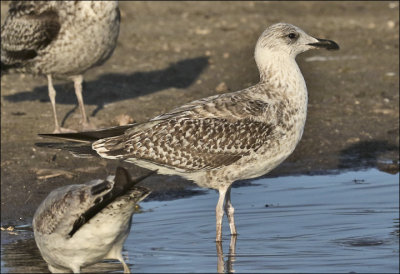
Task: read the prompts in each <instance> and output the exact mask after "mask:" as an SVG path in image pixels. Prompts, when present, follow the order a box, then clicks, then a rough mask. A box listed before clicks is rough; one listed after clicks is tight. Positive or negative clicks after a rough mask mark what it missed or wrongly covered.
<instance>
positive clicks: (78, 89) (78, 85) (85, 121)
mask: <svg viewBox="0 0 400 274" xmlns="http://www.w3.org/2000/svg"><path fill="white" fill-rule="evenodd" d="M72 80H73V81H74V87H75V95H76V98H77V99H78V104H79V109H80V111H81V116H82V120H81V123H82V125H83V129H84V130H91V129H95V127H94V126H93V125H92V124H91V123H90V121H89V118H87V116H86V111H85V104H84V103H83V97H82V81H83V77H82V75H78V76H74V77H72Z"/></svg>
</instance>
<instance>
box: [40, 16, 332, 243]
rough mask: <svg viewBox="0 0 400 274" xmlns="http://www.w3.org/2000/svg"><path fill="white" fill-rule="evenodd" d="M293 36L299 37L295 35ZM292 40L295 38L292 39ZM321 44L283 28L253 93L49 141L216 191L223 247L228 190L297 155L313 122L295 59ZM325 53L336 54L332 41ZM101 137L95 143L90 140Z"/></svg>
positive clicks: (263, 45) (266, 37) (260, 60)
mask: <svg viewBox="0 0 400 274" xmlns="http://www.w3.org/2000/svg"><path fill="white" fill-rule="evenodd" d="M292 34H293V35H292ZM289 36H290V37H293V38H290V37H289ZM319 41H320V40H319V39H316V38H314V37H311V36H309V35H308V34H306V33H305V32H304V31H302V30H301V29H299V28H297V27H295V26H292V25H290V24H284V23H279V24H275V25H273V26H271V27H269V28H267V29H266V30H265V31H264V33H263V34H262V35H261V36H260V38H259V41H258V42H257V45H256V49H255V59H256V63H257V66H258V68H259V71H260V82H259V83H258V84H256V85H255V86H252V87H249V88H247V89H244V90H241V91H237V92H232V93H226V94H222V95H216V96H211V97H208V98H204V99H201V100H197V101H194V102H191V103H188V104H186V105H183V106H181V107H178V108H176V109H174V110H172V111H171V112H169V113H166V114H163V115H160V116H158V117H155V118H154V119H152V120H150V121H149V122H146V123H142V124H137V125H131V127H130V128H128V129H126V131H125V132H124V133H121V131H120V130H118V131H116V129H114V132H113V131H112V130H110V129H106V131H107V133H108V134H109V135H108V137H105V135H104V131H97V132H88V133H85V132H82V133H76V134H58V135H57V134H56V135H51V134H46V135H43V136H47V137H56V138H64V139H68V140H78V141H79V140H82V139H83V140H84V142H86V144H85V143H82V144H80V145H79V146H78V147H76V146H75V147H73V148H72V147H71V146H69V147H68V146H64V147H62V148H65V149H70V148H72V149H71V150H72V151H73V152H74V153H75V154H79V151H80V150H81V149H82V151H85V152H86V154H87V146H88V145H89V146H91V148H92V149H93V150H94V151H96V152H97V153H98V155H100V156H101V157H104V158H107V159H123V160H125V161H128V162H132V163H135V164H137V165H139V166H142V167H144V168H148V169H152V170H155V169H157V170H158V172H159V173H162V174H173V175H180V176H182V177H184V178H187V179H189V180H193V181H194V182H195V183H196V184H198V185H199V186H202V187H209V188H214V189H218V190H219V193H220V198H219V201H218V204H217V208H216V213H217V237H216V240H217V241H221V235H222V232H221V226H222V216H223V212H224V209H225V212H226V214H227V216H228V219H229V224H230V228H231V233H232V234H236V227H235V222H234V218H233V211H234V210H233V207H232V204H231V202H230V190H231V185H232V183H233V182H234V181H237V180H242V179H249V178H254V177H258V176H261V175H264V174H266V173H267V172H269V171H270V170H272V169H273V168H275V167H276V166H277V165H279V164H280V163H281V162H282V161H283V160H285V159H286V158H287V157H288V156H289V155H290V154H291V153H292V152H293V150H294V149H295V147H296V145H297V144H298V142H299V141H300V138H301V136H302V134H303V129H304V124H305V120H306V116H307V88H306V85H305V81H304V79H303V76H302V74H301V72H300V69H299V67H298V66H297V63H296V61H295V57H296V55H297V54H298V53H301V52H303V51H306V50H309V49H313V48H317V47H319V43H320V42H319ZM323 41H324V42H323V43H322V44H321V45H322V46H321V47H325V48H335V47H336V48H338V47H337V44H336V43H334V42H333V41H330V43H331V45H330V46H329V47H328V45H327V44H326V43H327V42H326V40H323ZM96 134H97V135H99V138H98V140H97V141H93V139H90V140H89V139H88V138H87V137H88V135H89V136H90V137H91V138H92V137H94V136H95V135H96Z"/></svg>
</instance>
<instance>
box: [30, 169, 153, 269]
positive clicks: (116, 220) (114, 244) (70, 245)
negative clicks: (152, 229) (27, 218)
mask: <svg viewBox="0 0 400 274" xmlns="http://www.w3.org/2000/svg"><path fill="white" fill-rule="evenodd" d="M148 175H150V174H148ZM148 175H146V176H143V177H140V178H137V179H135V180H132V179H131V178H130V176H129V173H128V172H127V171H126V170H125V169H124V168H122V167H118V168H117V170H116V174H115V177H113V176H109V177H108V178H107V179H106V180H93V181H90V182H88V183H86V184H80V185H68V186H64V187H61V188H58V189H56V190H53V191H52V192H51V193H50V194H49V195H48V196H47V197H46V199H45V200H43V202H42V203H41V204H40V206H39V207H38V209H37V210H36V213H35V215H34V217H33V231H34V235H35V241H36V244H37V246H38V247H39V250H40V253H41V254H42V256H43V258H44V260H45V261H46V262H47V264H48V267H49V270H50V271H51V272H53V273H54V272H67V271H68V270H72V271H73V272H74V273H79V272H80V270H81V268H82V267H85V266H88V265H91V264H94V263H97V262H99V261H101V260H103V259H116V260H119V261H120V262H121V263H122V264H123V266H124V272H125V273H129V268H128V266H127V265H126V263H125V262H124V259H123V257H122V254H121V252H122V247H123V245H124V242H125V240H126V238H127V237H128V234H129V231H130V228H131V223H132V215H133V213H134V211H135V206H136V204H137V203H138V202H140V201H141V200H143V199H144V198H146V197H147V195H148V194H149V193H150V191H149V190H148V189H147V188H145V187H141V186H138V185H136V184H137V183H139V182H140V181H142V180H143V179H144V178H146V177H147V176H148Z"/></svg>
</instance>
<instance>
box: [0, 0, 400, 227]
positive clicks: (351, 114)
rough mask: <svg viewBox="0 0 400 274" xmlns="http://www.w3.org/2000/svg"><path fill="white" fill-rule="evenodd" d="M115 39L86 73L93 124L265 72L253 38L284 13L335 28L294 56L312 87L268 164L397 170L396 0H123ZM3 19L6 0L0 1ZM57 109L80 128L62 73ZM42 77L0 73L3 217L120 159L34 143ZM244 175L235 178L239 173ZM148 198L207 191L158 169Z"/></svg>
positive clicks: (13, 217) (47, 119) (40, 121)
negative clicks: (288, 147) (296, 139)
mask: <svg viewBox="0 0 400 274" xmlns="http://www.w3.org/2000/svg"><path fill="white" fill-rule="evenodd" d="M120 7H121V14H122V24H121V32H120V37H119V41H118V46H117V48H116V50H115V52H114V54H113V56H112V57H111V58H110V60H108V62H106V63H105V64H104V65H103V66H101V67H98V68H94V69H92V70H90V71H89V72H88V73H87V74H86V75H85V77H84V80H85V84H84V93H83V96H84V100H85V103H86V105H87V106H88V112H89V114H90V119H91V120H92V122H93V123H94V124H95V125H96V126H98V127H100V128H101V127H108V126H112V125H116V124H117V122H118V119H119V117H120V116H119V115H122V114H126V115H129V117H131V118H132V119H133V120H134V121H136V122H141V121H145V120H147V119H150V118H152V117H154V116H155V115H158V114H161V113H163V112H165V111H168V110H170V109H172V108H174V107H176V106H179V105H181V104H184V103H186V102H189V101H191V100H194V99H199V98H202V97H205V96H211V95H214V94H217V93H223V92H227V91H235V90H239V89H243V88H246V87H248V86H251V85H253V84H255V83H257V81H258V72H257V68H256V65H255V63H254V60H253V51H254V45H255V42H256V40H257V38H258V36H259V35H260V33H261V32H262V31H263V30H264V29H265V27H266V26H268V25H271V24H273V23H276V22H279V21H283V22H289V23H292V24H295V25H298V26H300V27H301V28H303V29H304V30H305V31H306V32H308V33H310V34H312V35H315V36H316V37H323V38H327V39H332V40H335V41H336V42H338V44H339V45H340V46H341V50H340V51H339V52H327V51H311V52H307V53H305V54H302V55H300V56H299V57H298V58H297V61H298V63H299V66H300V68H301V70H302V72H303V75H304V78H305V80H306V83H307V87H308V91H309V109H308V117H307V122H306V128H305V132H304V135H303V138H302V140H301V142H300V144H299V145H298V147H297V148H296V150H295V152H294V153H293V155H291V156H290V157H289V158H288V159H287V160H286V161H285V162H284V163H283V164H282V165H281V166H279V167H278V168H277V169H275V170H274V171H273V172H271V173H270V174H268V175H267V176H282V175H289V174H321V173H330V172H339V171H342V170H346V169H363V168H368V167H377V168H379V169H381V170H385V171H387V172H391V173H393V172H398V159H399V20H398V14H399V6H398V2H386V1H382V2H234V3H231V2H215V3H210V2H199V3H194V2H191V3H189V2H183V3H177V2H162V3H159V2H146V3H144V2H121V3H120ZM1 8H2V10H1V14H2V18H1V20H2V22H3V20H4V14H5V12H6V11H7V3H6V2H1ZM55 89H56V90H57V98H56V101H57V110H58V112H59V115H60V117H63V118H64V119H63V120H64V125H65V126H66V127H70V128H75V129H79V125H78V120H79V111H78V109H77V107H76V99H75V94H74V92H73V85H72V83H71V82H66V81H62V80H61V81H58V82H56V86H55ZM52 119H53V117H52V112H51V106H50V102H49V99H48V95H47V83H46V79H45V78H41V77H33V76H31V75H19V74H9V75H4V76H3V77H2V78H1V223H2V225H18V224H26V223H29V222H30V221H31V218H32V215H33V213H34V211H35V209H36V207H37V206H38V204H39V203H40V202H41V201H42V199H43V198H44V197H45V196H46V195H47V194H48V193H49V192H50V191H51V190H52V189H54V188H57V187H59V186H62V185H65V184H70V183H83V182H86V181H88V180H90V179H95V178H104V177H106V176H107V175H108V174H110V173H113V172H114V171H115V167H116V166H117V165H118V164H122V165H123V166H125V167H127V168H129V170H130V172H131V173H132V175H140V174H142V173H144V172H145V170H143V169H141V168H138V167H135V166H133V165H130V164H126V163H118V162H112V161H106V160H104V159H97V158H94V159H78V158H73V157H72V156H71V155H70V154H68V153H66V152H61V151H55V150H50V149H43V148H38V147H35V146H34V143H36V142H42V141H43V139H41V138H40V137H38V136H37V133H46V132H51V131H52V130H53V120H52ZM243 183H247V182H238V183H237V184H243ZM145 185H147V186H149V187H150V188H152V189H154V193H153V194H152V195H151V196H150V197H149V198H148V199H158V200H163V199H175V198H179V197H182V196H187V195H195V194H198V193H201V191H199V190H197V189H194V188H195V185H194V184H192V183H190V182H187V181H185V180H183V179H181V178H179V177H176V176H172V177H168V176H161V175H157V176H153V177H152V178H149V179H147V180H146V182H145Z"/></svg>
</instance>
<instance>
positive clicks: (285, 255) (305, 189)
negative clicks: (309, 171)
mask: <svg viewBox="0 0 400 274" xmlns="http://www.w3.org/2000/svg"><path fill="white" fill-rule="evenodd" d="M398 195H399V175H398V174H397V175H391V174H386V173H383V172H380V171H378V170H375V169H371V170H366V171H357V172H347V173H342V174H338V175H321V176H297V177H294V176H290V177H279V178H263V179H258V180H254V181H252V183H251V184H250V185H249V186H243V187H239V188H234V189H232V202H233V205H234V207H235V217H236V226H237V229H238V232H239V235H238V237H237V239H236V238H231V236H230V235H229V226H228V224H227V220H226V219H224V223H223V225H224V227H223V243H222V246H219V245H216V243H215V241H214V239H215V212H214V211H215V205H216V202H217V199H218V194H217V192H215V191H213V190H210V191H207V192H206V193H205V194H203V195H197V196H193V197H190V198H184V199H179V200H173V201H163V202H158V201H149V202H142V203H141V206H142V210H143V213H141V214H135V215H134V217H133V226H132V231H131V234H130V236H129V237H128V239H127V241H126V243H125V250H124V255H125V257H126V258H127V262H128V264H129V266H130V269H131V271H132V272H133V273H135V272H228V271H231V272H233V271H234V272H236V273H241V272H385V273H388V272H396V273H397V272H398V269H399V259H398V256H399V209H398V205H399V196H398ZM16 232H17V233H19V234H20V235H19V236H20V238H21V239H20V240H18V241H16V242H13V241H7V242H4V241H3V242H2V247H1V251H2V256H1V266H2V272H21V271H34V272H38V271H46V270H47V268H46V265H45V263H44V262H43V260H42V259H41V258H40V254H39V252H38V250H37V249H36V246H35V243H34V240H33V239H32V238H31V237H32V232H31V231H30V230H29V228H19V229H18V230H17V231H16ZM7 238H9V237H7ZM10 238H11V237H10ZM235 240H236V246H235ZM221 249H222V250H223V251H222V250H221ZM222 252H223V253H222ZM83 271H103V272H108V271H112V272H122V266H121V265H120V264H119V263H118V262H114V261H107V262H103V263H100V264H96V265H95V266H92V267H90V268H86V269H83Z"/></svg>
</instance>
